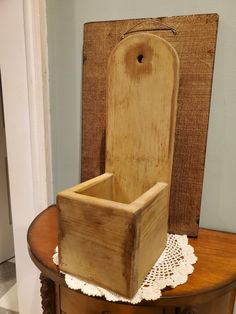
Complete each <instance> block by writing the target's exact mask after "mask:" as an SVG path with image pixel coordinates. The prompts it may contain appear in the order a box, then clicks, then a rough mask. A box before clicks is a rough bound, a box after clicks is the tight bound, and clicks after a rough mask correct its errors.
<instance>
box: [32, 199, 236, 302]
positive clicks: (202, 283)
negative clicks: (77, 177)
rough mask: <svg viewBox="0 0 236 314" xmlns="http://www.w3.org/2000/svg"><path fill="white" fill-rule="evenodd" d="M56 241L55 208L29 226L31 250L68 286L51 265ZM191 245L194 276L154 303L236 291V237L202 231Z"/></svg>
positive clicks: (38, 263)
mask: <svg viewBox="0 0 236 314" xmlns="http://www.w3.org/2000/svg"><path fill="white" fill-rule="evenodd" d="M57 237H58V218H57V208H56V206H55V205H53V206H50V207H49V208H47V209H46V210H44V211H43V212H42V213H41V214H40V215H38V216H37V217H36V218H35V220H34V221H33V222H32V224H31V225H30V227H29V230H28V248H29V253H30V256H31V258H32V260H33V262H34V263H35V264H36V266H37V267H38V268H39V269H40V270H41V272H42V273H44V275H46V276H47V277H49V278H50V279H52V280H53V281H54V282H57V283H59V284H60V285H64V286H66V284H65V280H64V276H63V275H62V274H60V272H59V269H58V267H57V266H56V265H55V264H54V263H53V261H52V255H53V254H54V249H55V247H56V246H57V244H58V240H57ZM189 243H190V244H191V245H192V246H193V247H194V250H195V254H196V256H197V257H198V261H197V263H196V264H195V265H194V272H193V274H191V275H189V278H188V281H187V283H185V284H183V285H179V286H178V287H176V288H175V289H166V290H164V291H163V295H162V297H161V299H159V300H157V301H153V302H158V303H159V304H165V302H167V301H168V304H172V303H173V304H175V303H176V302H178V304H179V303H180V302H181V301H183V302H185V301H186V298H187V299H188V302H191V301H194V302H195V303H196V302H198V301H199V302H201V303H202V302H203V301H205V302H207V301H208V300H210V299H211V298H213V297H217V296H220V295H222V294H223V293H226V292H228V291H230V290H232V289H236V234H233V233H227V232H221V231H213V230H208V229H202V228H200V229H199V235H198V238H190V239H189ZM78 293H80V292H78ZM200 300H201V301H200ZM144 303H147V304H149V303H150V302H144Z"/></svg>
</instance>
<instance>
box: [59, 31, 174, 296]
mask: <svg viewBox="0 0 236 314" xmlns="http://www.w3.org/2000/svg"><path fill="white" fill-rule="evenodd" d="M178 77H179V60H178V56H177V54H176V52H175V50H174V48H173V47H172V46H171V45H170V44H169V43H168V42H167V41H165V40H163V39H161V38H160V37H158V36H156V35H152V34H146V33H139V34H135V35H132V36H129V37H127V38H125V39H123V40H122V41H121V42H120V43H119V44H118V45H117V46H116V47H115V48H114V49H113V51H112V53H111V55H110V59H109V63H108V78H107V116H108V119H107V136H106V143H107V145H106V169H105V173H104V174H103V175H100V176H98V177H95V178H93V179H91V180H88V181H86V182H84V183H81V184H79V185H77V186H75V187H72V188H70V189H67V190H66V191H64V192H61V193H59V194H58V197H57V206H58V209H59V265H60V269H61V270H62V271H65V272H68V273H71V274H73V275H77V276H79V277H81V278H83V279H85V280H87V281H90V282H94V283H96V284H98V285H100V286H102V287H105V288H108V289H111V290H113V291H115V292H117V293H119V294H121V295H123V296H126V297H132V296H133V295H134V294H135V292H136V291H137V290H138V288H139V286H140V285H141V283H142V281H143V280H144V278H145V276H146V275H147V273H148V272H149V270H150V268H151V267H152V266H153V264H154V263H155V261H156V259H157V258H158V257H159V256H160V254H161V253H162V251H163V249H164V247H165V245H166V239H167V227H168V207H169V192H170V179H171V170H172V159H173V147H174V134H175V120H176V111H177V93H178V84H179V81H178Z"/></svg>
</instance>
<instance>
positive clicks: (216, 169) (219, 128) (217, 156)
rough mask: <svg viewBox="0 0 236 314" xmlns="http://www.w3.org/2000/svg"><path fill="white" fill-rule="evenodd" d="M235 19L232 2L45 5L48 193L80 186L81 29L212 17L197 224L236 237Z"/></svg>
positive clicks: (70, 0) (72, 0)
mask: <svg viewBox="0 0 236 314" xmlns="http://www.w3.org/2000/svg"><path fill="white" fill-rule="evenodd" d="M235 12H236V1H235V0H231V1H229V0H228V1H215V0H211V1H210V0H208V1H206V0H199V1H195V0H182V1H166V0H150V1H138V0H136V1H134V0H129V1H127V0H119V1H111V0H109V1H108V0H100V1H95V0H87V1H82V0H77V1H76V0H64V1H63V0H47V17H48V45H49V73H50V98H51V117H52V152H53V175H54V192H55V193H56V192H57V191H59V190H61V189H64V188H65V187H68V186H71V185H73V184H75V183H77V182H78V180H79V164H80V136H81V133H80V128H81V124H80V120H81V109H80V108H81V58H82V43H83V23H85V22H88V21H97V20H112V19H125V18H136V17H158V16H170V15H184V14H194V13H218V14H219V15H220V25H219V33H218V45H217V52H216V64H215V73H214V83H213V94H212V107H211V114H210V125H209V136H208V147H207V159H206V171H205V180H204V191H203V200H202V212H201V221H200V223H201V226H206V227H210V228H214V229H220V230H228V231H235V232H236V193H235V181H236V123H235V121H236V88H235V84H236V62H235V58H236V40H235V38H236V26H235ZM91 127H92V126H91Z"/></svg>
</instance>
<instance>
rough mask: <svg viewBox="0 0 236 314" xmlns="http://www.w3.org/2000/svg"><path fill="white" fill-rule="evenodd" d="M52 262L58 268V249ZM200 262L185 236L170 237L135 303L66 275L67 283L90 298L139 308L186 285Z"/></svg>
mask: <svg viewBox="0 0 236 314" xmlns="http://www.w3.org/2000/svg"><path fill="white" fill-rule="evenodd" d="M53 261H54V263H55V264H56V265H58V248H56V249H55V254H54V255H53ZM196 261H197V257H196V256H195V254H194V249H193V247H192V246H191V245H189V244H188V238H187V236H186V235H174V234H169V235H168V240H167V246H166V248H165V250H164V252H163V253H162V255H161V256H160V258H159V259H158V260H157V262H156V263H155V265H154V266H153V267H152V269H151V271H150V272H149V274H148V275H147V277H146V278H145V280H144V282H143V284H142V285H141V287H140V288H139V290H138V292H137V293H136V295H135V296H134V297H133V298H132V299H126V298H124V297H121V296H120V295H118V294H116V293H114V292H112V291H109V290H106V289H103V288H101V287H98V286H95V285H93V284H91V283H88V282H85V281H83V280H81V279H79V278H77V277H73V276H71V275H68V274H65V281H66V284H67V285H68V287H69V288H71V289H74V290H81V291H82V292H83V293H84V294H87V295H89V296H100V297H102V296H103V297H105V298H106V299H107V300H108V301H113V302H118V301H122V302H128V303H132V304H137V303H139V302H141V301H142V300H156V299H158V298H160V296H161V290H163V289H164V288H166V287H167V286H168V287H172V288H175V287H176V286H178V285H180V284H183V283H185V282H186V281H187V279H188V275H189V274H191V273H192V272H193V270H194V268H193V266H192V265H193V264H195V263H196Z"/></svg>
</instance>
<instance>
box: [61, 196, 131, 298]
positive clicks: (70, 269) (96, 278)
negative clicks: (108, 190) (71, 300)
mask: <svg viewBox="0 0 236 314" xmlns="http://www.w3.org/2000/svg"><path fill="white" fill-rule="evenodd" d="M73 193H74V192H67V191H65V192H62V193H60V194H59V195H58V198H57V207H58V209H59V230H60V233H59V266H60V269H61V270H62V271H65V272H67V273H70V274H72V275H77V276H79V277H81V278H83V279H85V280H87V281H89V282H92V283H95V284H98V285H101V286H102V287H104V288H108V289H112V290H113V291H116V292H118V293H120V294H121V295H125V296H127V295H129V289H130V287H129V286H130V272H131V268H132V267H131V261H132V259H131V254H132V253H133V250H134V248H133V243H134V237H133V233H132V230H131V228H130V225H131V224H132V214H131V213H129V212H128V211H126V210H119V209H118V208H114V209H113V208H111V207H109V206H107V205H106V201H104V204H98V203H96V202H91V201H90V202H89V201H88V199H89V197H86V196H84V195H75V194H76V193H74V195H72V194H73ZM107 202H108V201H107ZM100 203H101V202H100Z"/></svg>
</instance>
